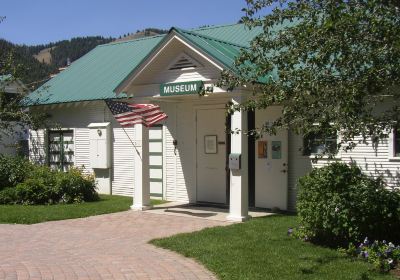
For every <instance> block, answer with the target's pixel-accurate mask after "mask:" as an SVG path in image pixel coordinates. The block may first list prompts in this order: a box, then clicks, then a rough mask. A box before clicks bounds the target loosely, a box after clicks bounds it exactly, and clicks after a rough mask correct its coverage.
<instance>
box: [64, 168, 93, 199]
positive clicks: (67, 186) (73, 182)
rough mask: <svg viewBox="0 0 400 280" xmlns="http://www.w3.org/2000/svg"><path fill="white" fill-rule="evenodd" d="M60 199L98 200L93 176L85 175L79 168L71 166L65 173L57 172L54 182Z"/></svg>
mask: <svg viewBox="0 0 400 280" xmlns="http://www.w3.org/2000/svg"><path fill="white" fill-rule="evenodd" d="M56 188H57V192H58V194H59V195H61V196H60V198H59V199H60V200H62V201H63V202H65V203H73V202H82V201H95V200H98V199H99V197H98V194H97V192H96V183H95V180H94V177H93V176H85V175H83V174H82V172H81V171H80V170H79V169H76V168H71V170H69V171H68V172H66V173H63V172H59V173H58V176H57V184H56Z"/></svg>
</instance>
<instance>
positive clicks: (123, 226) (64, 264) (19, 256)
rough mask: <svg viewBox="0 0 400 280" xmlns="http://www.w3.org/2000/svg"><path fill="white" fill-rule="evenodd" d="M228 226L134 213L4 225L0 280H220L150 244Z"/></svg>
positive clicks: (0, 243)
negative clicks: (158, 239)
mask: <svg viewBox="0 0 400 280" xmlns="http://www.w3.org/2000/svg"><path fill="white" fill-rule="evenodd" d="M223 224H224V223H223V222H218V221H211V220H205V219H199V218H190V217H178V216H168V215H157V214H151V213H146V212H134V211H127V212H120V213H114V214H109V215H101V216H94V217H89V218H83V219H75V220H65V221H57V222H46V223H41V224H35V225H7V224H4V225H1V224H0V279H7V280H8V279H18V280H24V279H30V280H36V279H143V280H145V279H160V280H161V279H215V277H214V276H213V274H212V273H211V272H209V271H208V270H206V269H205V268H204V267H203V266H201V265H200V264H198V263H196V262H195V261H193V260H191V259H187V258H184V257H182V256H180V255H178V254H176V253H173V252H170V251H167V250H163V249H160V248H156V247H154V246H152V245H150V244H147V241H148V240H150V239H153V238H157V237H164V236H169V235H173V234H176V233H179V232H190V231H196V230H200V229H202V228H205V227H210V226H217V225H223Z"/></svg>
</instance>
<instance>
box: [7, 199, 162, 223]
mask: <svg viewBox="0 0 400 280" xmlns="http://www.w3.org/2000/svg"><path fill="white" fill-rule="evenodd" d="M152 203H153V205H155V204H160V203H163V201H161V200H152ZM131 205H132V197H127V196H117V195H100V201H96V202H85V203H81V204H58V205H35V206H30V205H29V206H25V205H0V223H12V224H13V223H16V224H35V223H40V222H45V221H55V220H65V219H75V218H82V217H88V216H94V215H100V214H107V213H114V212H120V211H125V210H128V209H130V208H129V207H130V206H131Z"/></svg>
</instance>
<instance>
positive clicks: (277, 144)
mask: <svg viewBox="0 0 400 280" xmlns="http://www.w3.org/2000/svg"><path fill="white" fill-rule="evenodd" d="M271 149H272V159H281V158H282V142H281V141H272V146H271Z"/></svg>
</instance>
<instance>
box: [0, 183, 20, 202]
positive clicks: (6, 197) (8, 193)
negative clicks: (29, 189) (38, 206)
mask: <svg viewBox="0 0 400 280" xmlns="http://www.w3.org/2000/svg"><path fill="white" fill-rule="evenodd" d="M16 202H17V194H16V193H15V188H14V187H11V188H5V189H3V190H1V191H0V204H16Z"/></svg>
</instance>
